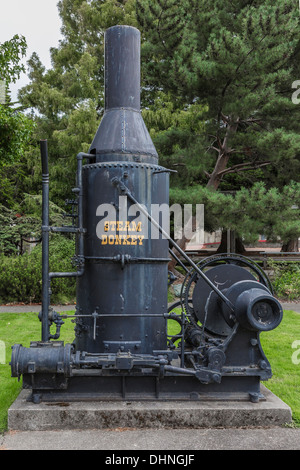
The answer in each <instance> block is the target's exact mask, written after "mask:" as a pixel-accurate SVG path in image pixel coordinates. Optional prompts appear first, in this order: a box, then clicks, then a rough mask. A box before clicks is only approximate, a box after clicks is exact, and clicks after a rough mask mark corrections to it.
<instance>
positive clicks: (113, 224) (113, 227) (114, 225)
mask: <svg viewBox="0 0 300 470" xmlns="http://www.w3.org/2000/svg"><path fill="white" fill-rule="evenodd" d="M109 223H110V228H111V230H113V231H114V230H115V228H116V222H115V221H112V222H109Z"/></svg>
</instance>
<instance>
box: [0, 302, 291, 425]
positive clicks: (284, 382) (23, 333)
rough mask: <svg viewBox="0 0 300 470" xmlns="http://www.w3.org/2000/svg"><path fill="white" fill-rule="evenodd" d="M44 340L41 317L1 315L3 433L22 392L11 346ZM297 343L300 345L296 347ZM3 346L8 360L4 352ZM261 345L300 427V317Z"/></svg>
mask: <svg viewBox="0 0 300 470" xmlns="http://www.w3.org/2000/svg"><path fill="white" fill-rule="evenodd" d="M70 313H71V312H70ZM177 331H178V324H177V322H174V321H172V322H170V327H169V331H168V332H169V333H170V334H175V333H176V332H177ZM40 338H41V323H40V322H39V320H38V316H37V314H35V313H16V314H14V313H1V314H0V432H3V431H5V430H6V428H7V410H8V408H9V407H10V405H11V404H12V403H13V402H14V400H15V399H16V397H17V396H18V394H19V392H20V389H21V381H20V382H18V379H17V378H12V377H11V372H10V366H9V362H10V358H11V346H12V345H13V344H15V343H20V344H22V345H23V346H29V344H30V342H31V341H39V340H40ZM73 339H74V324H73V323H71V321H70V320H65V324H64V325H63V327H62V329H61V338H60V340H62V341H64V342H65V343H71V342H72V341H73ZM296 341H298V342H299V343H298V344H296V343H294V342H296ZM3 343H4V345H5V357H4V354H3V348H1V345H2V346H3ZM261 343H262V346H263V350H264V352H265V354H266V356H267V358H268V360H269V361H270V363H271V366H272V371H273V377H272V379H270V380H269V381H267V382H265V383H264V384H265V385H266V387H267V388H268V389H269V390H271V391H272V392H273V393H274V394H275V395H277V396H278V397H279V398H281V399H282V400H283V401H284V402H285V403H287V404H288V405H289V406H290V407H291V409H292V413H293V420H294V423H295V424H296V425H298V426H300V314H299V313H296V312H292V311H285V312H284V317H283V320H282V322H281V324H280V325H279V327H278V328H276V329H275V330H273V331H270V332H268V333H263V334H261ZM293 343H294V348H293V347H292V345H293ZM295 346H296V347H295ZM297 351H299V353H298V352H297ZM298 362H299V363H298Z"/></svg>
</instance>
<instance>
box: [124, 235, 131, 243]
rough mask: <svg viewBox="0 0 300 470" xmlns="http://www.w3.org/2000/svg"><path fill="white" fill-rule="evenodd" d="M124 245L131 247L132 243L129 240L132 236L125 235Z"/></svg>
mask: <svg viewBox="0 0 300 470" xmlns="http://www.w3.org/2000/svg"><path fill="white" fill-rule="evenodd" d="M123 237H124V238H123V245H130V241H129V238H130V236H129V235H123Z"/></svg>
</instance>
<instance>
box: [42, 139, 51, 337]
mask: <svg viewBox="0 0 300 470" xmlns="http://www.w3.org/2000/svg"><path fill="white" fill-rule="evenodd" d="M40 149H41V160H42V318H41V321H42V341H48V340H49V319H48V316H49V302H50V299H49V295H50V292H49V288H50V280H49V169H48V149H47V140H41V141H40Z"/></svg>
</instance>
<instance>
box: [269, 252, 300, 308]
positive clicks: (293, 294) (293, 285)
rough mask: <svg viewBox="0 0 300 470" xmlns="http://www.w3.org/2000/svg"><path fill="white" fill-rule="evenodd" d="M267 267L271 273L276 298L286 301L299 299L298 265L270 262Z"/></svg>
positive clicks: (299, 275)
mask: <svg viewBox="0 0 300 470" xmlns="http://www.w3.org/2000/svg"><path fill="white" fill-rule="evenodd" d="M268 263H269V266H270V268H271V269H272V271H273V274H272V276H271V280H272V285H273V289H274V293H275V295H276V297H279V298H281V299H286V300H297V299H299V298H300V264H299V263H296V262H290V263H276V261H274V260H270V261H269V262H268Z"/></svg>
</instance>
